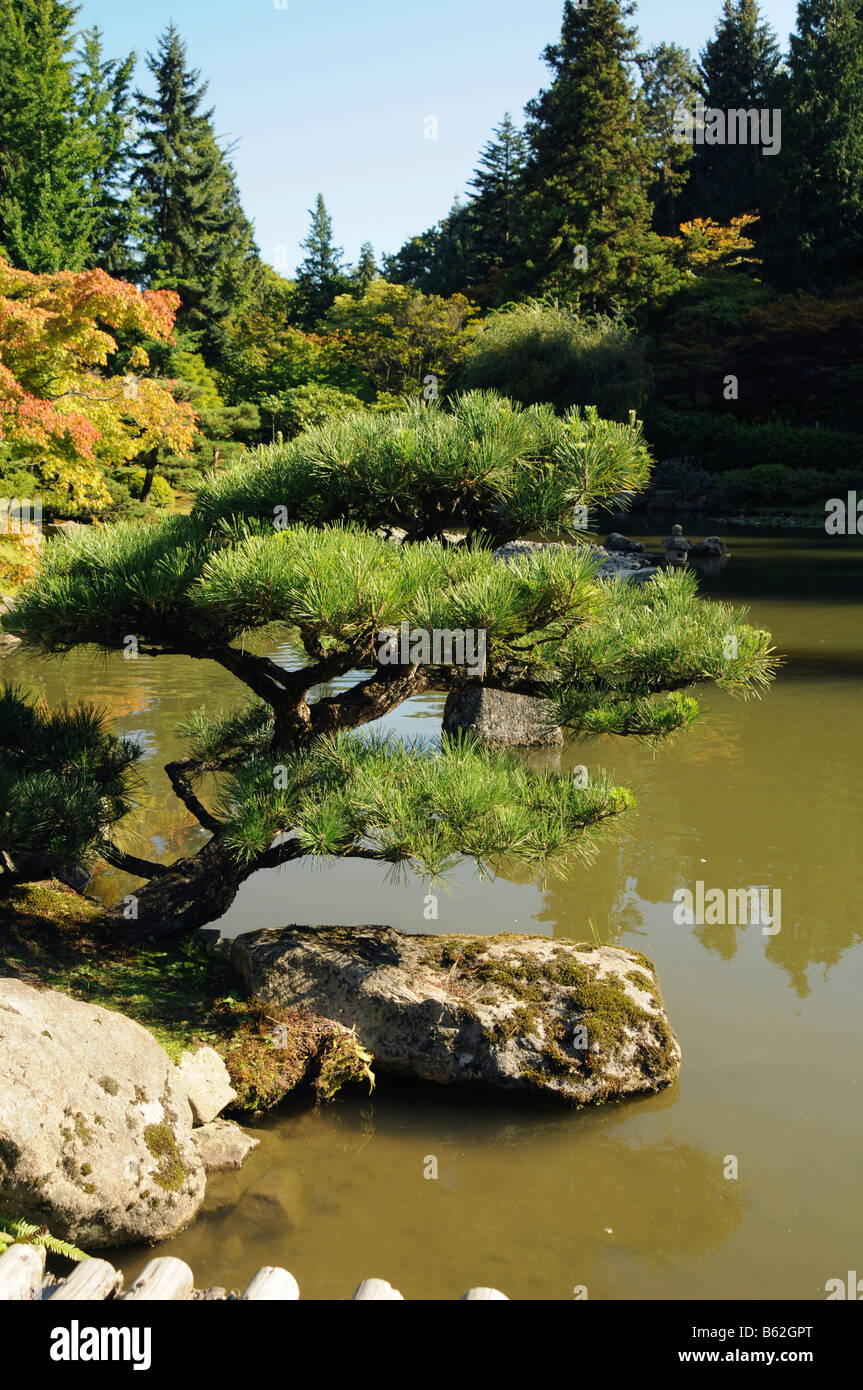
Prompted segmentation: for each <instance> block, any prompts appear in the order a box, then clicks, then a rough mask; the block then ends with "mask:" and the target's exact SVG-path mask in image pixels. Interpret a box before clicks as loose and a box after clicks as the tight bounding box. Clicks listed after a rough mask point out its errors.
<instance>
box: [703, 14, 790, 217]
mask: <svg viewBox="0 0 863 1390" xmlns="http://www.w3.org/2000/svg"><path fill="white" fill-rule="evenodd" d="M778 68H779V45H778V44H777V42H776V35H775V34H774V32H773V30H772V29H771V27H770V25H769V24H767V23H766V22H765V21H764V20H763V19H762V17H761V14H760V12H759V9H758V4H757V0H723V6H722V15H721V18H720V19H719V22H718V24H717V26H716V33H715V34H714V36H713V38H712V39H711V40H710V41H709V42H708V43H707V45H706V47H705V49H704V51H703V53H702V54H701V61H700V65H699V78H700V82H699V87H700V91H701V96H702V98H703V100H704V105H705V107H708V108H712V109H714V110H719V111H740V110H743V111H749V110H759V109H761V108H763V107H765V106H767V105H769V102H770V93H771V90H772V87H773V83H774V81H775V78H776V74H777V71H778ZM768 158H769V157H768V156H765V155H763V154H762V152H761V147H760V146H759V145H757V144H747V145H731V144H716V145H709V144H707V143H704V144H700V145H696V146H695V148H694V154H693V160H692V179H691V181H690V184H689V189H688V198H687V200H686V202H687V207H686V211H687V214H688V215H689V216H691V217H712V218H713V219H714V221H716V222H729V221H730V220H731V218H732V217H739V216H740V215H741V214H742V213H744V212H755V211H757V209H758V208H759V205H760V203H761V202H762V201H763V199H762V186H763V175H764V174H765V173H766V169H765V162H766V161H767V160H768Z"/></svg>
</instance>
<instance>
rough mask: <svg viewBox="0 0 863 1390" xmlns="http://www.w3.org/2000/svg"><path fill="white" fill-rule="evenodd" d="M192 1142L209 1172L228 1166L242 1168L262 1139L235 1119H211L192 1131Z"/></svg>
mask: <svg viewBox="0 0 863 1390" xmlns="http://www.w3.org/2000/svg"><path fill="white" fill-rule="evenodd" d="M192 1142H193V1144H194V1145H195V1148H196V1149H197V1150H198V1153H199V1154H200V1155H201V1159H202V1161H203V1164H204V1167H205V1168H206V1170H207V1172H208V1173H211V1172H220V1171H222V1170H224V1169H227V1168H242V1166H243V1164H244V1163H245V1161H246V1159H247V1158H248V1156H249V1154H250V1153H251V1152H252V1150H253V1149H256V1148H257V1147H258V1145H259V1144H260V1142H261V1141H260V1139H256V1138H255V1137H254V1135H251V1134H247V1133H246V1132H245V1130H243V1129H240V1126H239V1125H237V1124H234V1122H233V1120H211V1121H210V1123H209V1124H206V1125H202V1126H201V1128H200V1129H196V1130H193V1131H192Z"/></svg>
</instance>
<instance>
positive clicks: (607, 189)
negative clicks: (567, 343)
mask: <svg viewBox="0 0 863 1390" xmlns="http://www.w3.org/2000/svg"><path fill="white" fill-rule="evenodd" d="M631 13H632V5H631V4H628V3H624V4H621V3H619V0H591V3H590V4H589V5H588V6H586V7H585V8H581V7H580V6H578V5H576V4H573V3H572V0H566V3H565V5H564V10H563V27H562V31H561V36H560V40H559V42H558V43H556V44H551V45H550V46H549V47H548V48H546V50H545V52H544V54H543V58H544V60H545V62H546V63H547V64H548V66H549V67H550V68H551V71H552V74H553V81H552V84H551V86H550V87H549V88H548V89H547V90H545V91H543V92H541V93H540V94H539V96H538V97H536V98H535V99H534V100H533V101H531V102H529V104H528V107H527V112H528V118H529V119H528V126H527V134H528V140H529V145H530V158H529V160H528V164H527V166H526V169H525V187H526V199H525V216H526V222H527V226H526V233H525V246H524V256H523V261H522V267H521V269H520V270H516V271H515V272H514V273H513V275H512V277H511V284H512V286H513V288H514V289H522V290H527V291H528V292H531V293H537V292H545V293H548V292H551V293H554V294H556V295H561V296H563V297H566V298H572V299H576V300H578V301H579V302H580V304H581V306H582V307H583V308H585V309H607V308H610V307H611V306H612V305H613V304H614V303H615V302H620V303H625V304H626V303H628V304H638V303H641V302H643V301H644V300H645V299H646V298H648V297H649V296H650V294H651V293H652V291H653V289H654V288H655V287H656V286H657V282H658V281H659V280H660V279H661V276H662V274H663V256H662V248H661V244H660V242H659V239H658V238H657V237H656V236H655V234H653V233H652V232H651V229H650V223H651V207H650V203H649V201H648V197H647V192H646V185H647V183H648V182H649V177H650V170H649V155H648V151H647V148H646V140H645V134H644V125H643V119H642V109H641V104H640V102H639V100H638V97H637V94H636V91H635V87H634V83H633V80H632V75H631V67H632V64H633V62H634V56H635V47H636V39H635V32H634V30H633V29H631V28H630V27H629V26H628V25H627V24H626V23H625V19H626V18H627V17H628V16H629V15H630V14H631Z"/></svg>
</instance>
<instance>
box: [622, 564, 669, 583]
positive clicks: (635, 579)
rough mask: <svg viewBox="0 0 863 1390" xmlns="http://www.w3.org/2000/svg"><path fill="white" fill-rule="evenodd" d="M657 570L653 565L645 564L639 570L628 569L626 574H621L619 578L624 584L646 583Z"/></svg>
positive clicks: (657, 572)
mask: <svg viewBox="0 0 863 1390" xmlns="http://www.w3.org/2000/svg"><path fill="white" fill-rule="evenodd" d="M655 574H659V570H658V569H657V568H656V566H655V565H645V566H644V568H643V569H640V570H630V571H629V573H628V574H621V576H620V578H621V580H622V581H623V583H624V584H646V583H647V581H648V580H649V579H652V578H653V576H654V575H655Z"/></svg>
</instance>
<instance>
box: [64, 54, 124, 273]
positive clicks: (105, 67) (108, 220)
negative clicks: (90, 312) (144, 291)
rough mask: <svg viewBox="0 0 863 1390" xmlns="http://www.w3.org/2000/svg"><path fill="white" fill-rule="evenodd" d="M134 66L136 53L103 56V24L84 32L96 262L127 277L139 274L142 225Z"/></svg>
mask: <svg viewBox="0 0 863 1390" xmlns="http://www.w3.org/2000/svg"><path fill="white" fill-rule="evenodd" d="M134 68H135V54H134V53H130V54H129V56H128V57H127V58H126V59H124V60H123V61H116V60H109V61H105V60H104V59H103V55H102V35H101V32H100V30H99V28H98V27H94V28H93V29H91V30H88V31H85V32H84V33H83V34H82V36H81V47H80V48H79V50H78V66H77V71H76V76H75V97H76V102H77V106H78V112H79V116H80V119H81V121H82V122H83V125H84V128H85V131H86V132H87V134H88V136H89V141H90V155H89V158H88V183H89V196H90V203H91V207H92V210H93V218H94V225H93V231H92V244H91V257H92V259H91V264H93V265H98V266H100V267H101V268H102V269H103V270H107V271H108V273H109V274H111V275H120V276H123V277H124V278H126V279H131V278H133V277H134V274H135V266H134V261H133V248H132V242H133V239H134V235H135V230H136V226H137V203H136V200H135V198H134V197H133V196H132V194H131V192H130V188H129V184H130V181H131V174H132V168H133V151H134V143H135V116H134V108H133V102H132V95H131V81H132V74H133V72H134Z"/></svg>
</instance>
